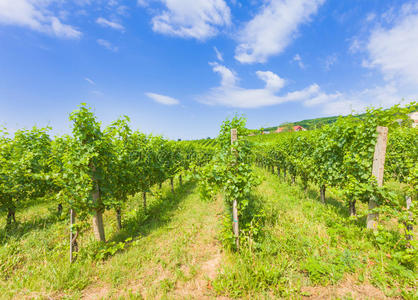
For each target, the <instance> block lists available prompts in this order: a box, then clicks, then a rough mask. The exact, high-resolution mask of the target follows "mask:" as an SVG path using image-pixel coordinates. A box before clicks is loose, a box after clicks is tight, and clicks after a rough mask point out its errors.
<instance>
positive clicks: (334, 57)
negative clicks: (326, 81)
mask: <svg viewBox="0 0 418 300" xmlns="http://www.w3.org/2000/svg"><path fill="white" fill-rule="evenodd" d="M337 60H338V57H337V54H335V53H334V54H331V55H328V56H327V57H326V58H325V62H324V66H325V70H327V71H329V70H330V69H331V67H332V66H333V65H334V64H335V63H336V62H337Z"/></svg>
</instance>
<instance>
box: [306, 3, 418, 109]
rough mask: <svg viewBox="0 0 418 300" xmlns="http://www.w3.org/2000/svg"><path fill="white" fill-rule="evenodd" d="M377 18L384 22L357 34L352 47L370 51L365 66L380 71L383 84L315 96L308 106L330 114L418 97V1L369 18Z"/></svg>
mask: <svg viewBox="0 0 418 300" xmlns="http://www.w3.org/2000/svg"><path fill="white" fill-rule="evenodd" d="M374 20H380V21H381V23H379V24H378V25H374V27H373V28H372V29H371V31H370V33H369V35H368V36H367V38H363V39H361V38H360V37H359V36H357V37H354V38H353V39H352V41H351V45H350V48H349V50H350V52H352V53H356V54H358V53H362V52H363V53H364V54H366V55H367V59H366V60H363V62H362V66H363V67H365V68H368V69H375V70H377V71H378V72H379V73H380V74H381V75H382V76H383V83H381V84H376V85H374V86H372V87H370V88H366V89H363V90H358V91H347V92H344V93H339V92H337V93H335V94H332V95H328V96H327V97H319V98H317V99H311V100H309V101H305V102H304V105H306V106H315V105H318V106H320V107H321V109H322V111H323V112H324V113H325V114H327V115H339V114H348V113H350V112H352V111H355V112H363V111H364V109H365V108H366V107H370V106H373V107H390V106H392V105H394V104H398V103H401V102H404V103H408V102H411V101H416V99H418V55H417V53H418V4H412V3H409V4H405V5H403V6H401V7H400V8H398V9H395V8H391V9H389V10H388V11H386V12H384V13H383V14H381V15H380V16H374V15H373V17H371V16H370V15H368V16H367V17H366V21H370V22H371V21H374ZM376 22H377V21H376ZM329 58H330V57H329ZM327 61H328V62H333V59H331V60H326V65H325V67H327Z"/></svg>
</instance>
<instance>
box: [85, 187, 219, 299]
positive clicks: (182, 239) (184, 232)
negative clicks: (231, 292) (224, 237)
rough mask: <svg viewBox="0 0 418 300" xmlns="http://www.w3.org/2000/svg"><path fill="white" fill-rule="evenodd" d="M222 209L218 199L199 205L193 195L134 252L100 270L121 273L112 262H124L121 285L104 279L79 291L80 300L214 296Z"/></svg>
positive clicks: (194, 194)
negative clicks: (213, 283)
mask: <svg viewBox="0 0 418 300" xmlns="http://www.w3.org/2000/svg"><path fill="white" fill-rule="evenodd" d="M222 209H223V206H222V199H220V198H219V199H217V200H216V201H214V202H203V201H201V200H200V199H199V197H198V195H197V193H196V192H192V193H191V194H190V195H189V196H187V198H186V199H185V200H184V201H183V202H182V205H181V207H180V208H179V209H178V211H176V212H175V213H174V215H173V217H172V219H171V221H170V222H168V223H167V224H166V225H165V226H164V227H163V228H161V229H159V230H157V231H156V232H155V233H153V234H151V235H150V236H148V237H146V238H144V242H143V244H141V245H139V247H138V248H139V249H132V250H128V251H126V253H124V254H122V255H120V256H121V257H120V258H118V257H117V256H115V257H113V258H112V259H111V260H109V261H108V262H106V264H107V266H104V268H105V269H107V270H106V271H105V272H106V273H110V272H120V270H118V269H117V270H116V265H120V264H121V262H117V260H120V261H123V263H122V264H126V265H127V266H126V267H125V269H126V271H124V272H129V271H130V272H132V274H130V276H128V277H127V278H129V279H128V280H127V281H126V282H122V283H121V284H119V285H118V286H117V287H112V284H111V282H106V281H108V280H106V278H103V279H104V280H102V279H100V280H98V281H97V282H95V283H93V284H92V285H90V286H89V287H87V288H86V289H85V290H84V291H83V293H82V298H83V299H117V298H133V299H137V298H139V299H141V298H142V299H161V298H164V299H214V298H218V297H216V295H215V293H214V291H213V289H212V281H213V280H214V279H215V278H216V276H217V273H218V270H219V269H220V265H221V263H222V259H223V254H222V247H221V245H220V243H219V241H218V240H217V234H218V232H219V228H218V226H220V217H221V213H222ZM135 257H137V259H136V260H135ZM134 265H138V266H139V267H138V268H137V267H135V266H134ZM125 275H126V274H125ZM218 299H226V298H218Z"/></svg>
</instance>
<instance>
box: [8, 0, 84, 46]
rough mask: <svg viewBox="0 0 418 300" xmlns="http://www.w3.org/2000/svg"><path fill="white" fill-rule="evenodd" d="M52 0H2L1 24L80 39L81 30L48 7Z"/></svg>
mask: <svg viewBox="0 0 418 300" xmlns="http://www.w3.org/2000/svg"><path fill="white" fill-rule="evenodd" d="M49 4H50V1H30V0H1V1H0V24H6V25H15V26H23V27H29V28H31V29H32V30H35V31H39V32H44V33H48V34H51V35H55V36H57V37H60V38H69V39H78V38H80V37H81V35H82V34H81V32H80V31H78V30H77V29H75V28H74V27H72V26H70V25H67V24H63V23H61V21H60V20H59V19H58V18H57V17H56V16H54V15H53V13H52V12H51V11H49V10H48V9H47V6H48V5H49Z"/></svg>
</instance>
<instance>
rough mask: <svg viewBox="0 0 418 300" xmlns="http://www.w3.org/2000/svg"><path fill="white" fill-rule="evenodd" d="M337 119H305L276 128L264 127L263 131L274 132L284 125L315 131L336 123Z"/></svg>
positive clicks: (335, 117)
mask: <svg viewBox="0 0 418 300" xmlns="http://www.w3.org/2000/svg"><path fill="white" fill-rule="evenodd" d="M337 119H338V116H334V117H323V118H315V119H307V120H302V121H297V122H291V123H282V124H280V125H277V126H271V127H265V128H264V130H265V131H274V130H276V129H277V127H280V126H283V125H285V124H292V125H294V126H296V125H299V126H302V127H303V128H306V129H315V128H319V127H321V126H323V125H326V124H331V123H334V122H335V121H337Z"/></svg>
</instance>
